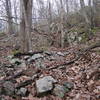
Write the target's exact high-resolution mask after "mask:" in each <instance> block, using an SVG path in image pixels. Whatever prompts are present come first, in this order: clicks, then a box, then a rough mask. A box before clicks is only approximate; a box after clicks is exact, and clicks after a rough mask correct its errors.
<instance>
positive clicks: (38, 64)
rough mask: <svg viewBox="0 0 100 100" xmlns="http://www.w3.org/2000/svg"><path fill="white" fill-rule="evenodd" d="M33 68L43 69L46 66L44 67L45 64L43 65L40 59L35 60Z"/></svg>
mask: <svg viewBox="0 0 100 100" xmlns="http://www.w3.org/2000/svg"><path fill="white" fill-rule="evenodd" d="M35 66H36V67H37V68H43V69H45V68H46V66H45V64H44V62H43V60H42V59H37V60H35Z"/></svg>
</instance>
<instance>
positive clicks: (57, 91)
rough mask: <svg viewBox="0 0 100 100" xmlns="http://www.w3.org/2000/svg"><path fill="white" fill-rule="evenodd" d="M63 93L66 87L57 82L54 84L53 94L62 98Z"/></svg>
mask: <svg viewBox="0 0 100 100" xmlns="http://www.w3.org/2000/svg"><path fill="white" fill-rule="evenodd" d="M65 93H66V88H65V87H64V86H61V85H59V84H56V85H55V88H54V89H53V94H54V95H56V96H58V97H60V98H63V97H64V95H65Z"/></svg>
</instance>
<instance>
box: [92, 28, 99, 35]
mask: <svg viewBox="0 0 100 100" xmlns="http://www.w3.org/2000/svg"><path fill="white" fill-rule="evenodd" d="M98 31H100V28H99V27H94V28H93V29H91V32H92V33H93V35H95V34H96V32H98Z"/></svg>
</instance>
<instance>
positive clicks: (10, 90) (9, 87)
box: [3, 81, 15, 96]
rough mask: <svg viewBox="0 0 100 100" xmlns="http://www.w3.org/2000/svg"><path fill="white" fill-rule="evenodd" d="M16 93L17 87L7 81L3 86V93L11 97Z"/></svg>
mask: <svg viewBox="0 0 100 100" xmlns="http://www.w3.org/2000/svg"><path fill="white" fill-rule="evenodd" d="M14 91H15V86H14V84H13V83H12V82H10V81H6V82H5V83H4V84H3V92H4V94H6V95H10V96H11V95H13V94H14Z"/></svg>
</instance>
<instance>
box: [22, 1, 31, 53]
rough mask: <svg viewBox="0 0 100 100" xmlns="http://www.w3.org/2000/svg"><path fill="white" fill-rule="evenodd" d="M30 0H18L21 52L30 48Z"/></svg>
mask: <svg viewBox="0 0 100 100" xmlns="http://www.w3.org/2000/svg"><path fill="white" fill-rule="evenodd" d="M32 1H33V0H20V4H21V5H20V6H21V19H22V20H21V23H20V34H21V37H22V38H21V47H22V51H23V52H28V51H30V50H32V41H31V28H32Z"/></svg>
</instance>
